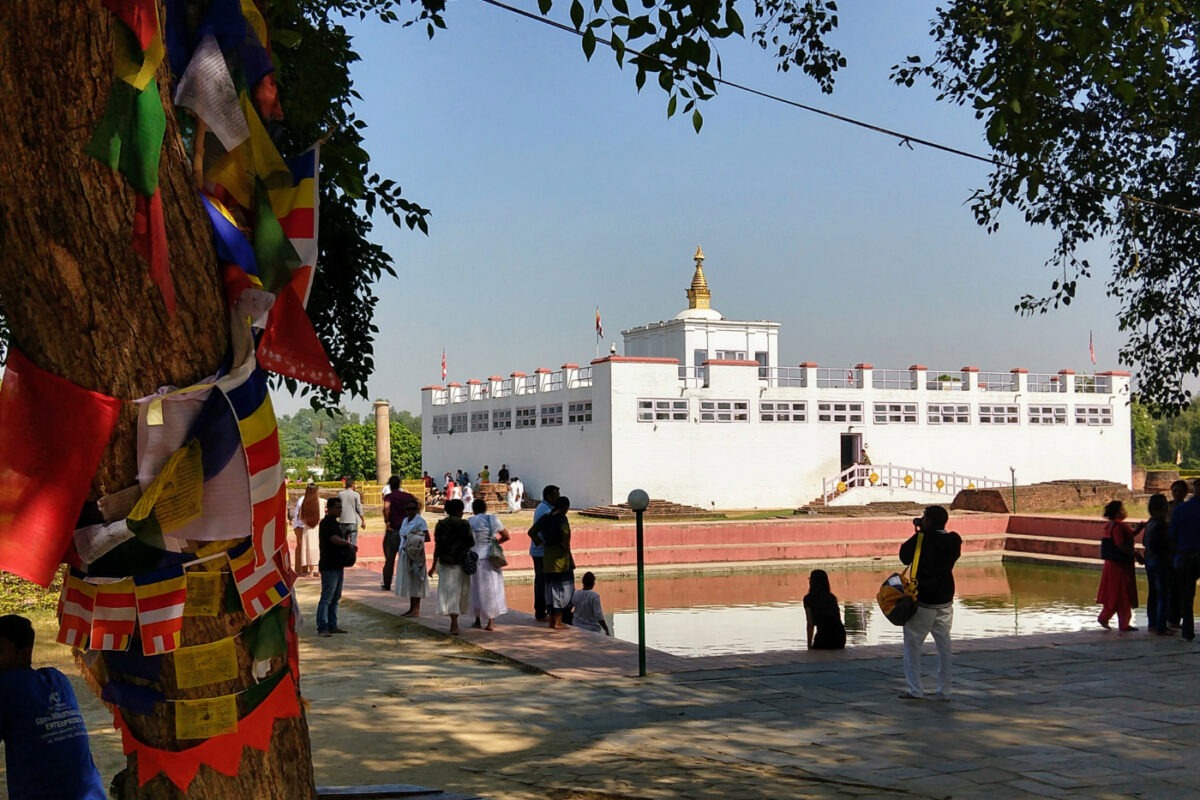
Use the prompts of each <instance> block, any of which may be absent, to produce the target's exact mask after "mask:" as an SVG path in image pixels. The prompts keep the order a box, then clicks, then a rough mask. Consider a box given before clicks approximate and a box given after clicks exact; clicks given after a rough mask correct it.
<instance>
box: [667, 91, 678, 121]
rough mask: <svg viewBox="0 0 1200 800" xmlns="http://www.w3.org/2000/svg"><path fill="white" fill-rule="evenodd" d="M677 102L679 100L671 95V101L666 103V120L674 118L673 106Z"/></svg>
mask: <svg viewBox="0 0 1200 800" xmlns="http://www.w3.org/2000/svg"><path fill="white" fill-rule="evenodd" d="M678 102H679V98H677V97H676V96H675V95H671V99H670V100H668V101H667V119H670V118H671V117H673V116H675V106H676V104H677V103H678Z"/></svg>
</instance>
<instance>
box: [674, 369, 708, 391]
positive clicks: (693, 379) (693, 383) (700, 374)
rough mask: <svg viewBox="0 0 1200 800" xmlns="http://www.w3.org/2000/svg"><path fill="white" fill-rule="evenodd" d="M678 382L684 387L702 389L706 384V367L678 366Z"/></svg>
mask: <svg viewBox="0 0 1200 800" xmlns="http://www.w3.org/2000/svg"><path fill="white" fill-rule="evenodd" d="M679 382H680V383H682V384H683V386H684V388H685V389H702V388H704V387H705V386H708V368H707V367H680V368H679Z"/></svg>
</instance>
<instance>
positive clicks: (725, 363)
mask: <svg viewBox="0 0 1200 800" xmlns="http://www.w3.org/2000/svg"><path fill="white" fill-rule="evenodd" d="M703 365H704V366H706V367H709V366H714V367H760V366H762V365H761V364H759V363H758V362H757V361H742V360H740V359H738V360H732V359H721V358H714V359H711V360H709V361H705V362H703Z"/></svg>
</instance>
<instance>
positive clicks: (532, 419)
mask: <svg viewBox="0 0 1200 800" xmlns="http://www.w3.org/2000/svg"><path fill="white" fill-rule="evenodd" d="M514 417H515V420H514ZM563 419H564V414H563V404H562V403H547V404H546V405H544V406H527V407H524V408H517V409H512V408H497V409H495V410H494V411H490V412H489V411H472V412H471V413H470V415H469V417H468V415H467V414H466V412H463V413H460V414H436V415H434V417H433V419H432V421H431V424H432V426H433V430H432V432H433V433H434V434H442V433H451V432H454V433H466V432H468V431H469V432H471V433H477V432H480V431H488V430H492V431H507V430H512V429H513V428H514V427H515V428H518V429H520V428H538V427H541V428H553V427H561V426H562V424H563ZM565 419H566V422H567V424H568V425H588V424H590V423H591V421H592V401H591V400H585V401H581V402H578V403H567V404H566V415H565Z"/></svg>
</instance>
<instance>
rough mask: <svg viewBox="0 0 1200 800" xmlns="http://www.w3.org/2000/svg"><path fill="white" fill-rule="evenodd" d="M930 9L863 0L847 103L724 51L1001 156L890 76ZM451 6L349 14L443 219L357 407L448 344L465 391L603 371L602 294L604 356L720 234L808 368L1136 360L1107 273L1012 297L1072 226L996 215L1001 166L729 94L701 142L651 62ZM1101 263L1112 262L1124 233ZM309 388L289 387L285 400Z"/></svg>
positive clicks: (381, 121)
mask: <svg viewBox="0 0 1200 800" xmlns="http://www.w3.org/2000/svg"><path fill="white" fill-rule="evenodd" d="M558 4H559V5H563V3H562V0H559V3H558ZM518 5H521V6H522V7H525V8H528V9H529V10H533V11H536V3H535V2H531V1H530V0H526V1H525V2H522V3H518ZM563 8H564V11H565V5H564V6H563ZM932 8H933V4H932V3H926V2H906V3H890V2H883V0H872V1H871V2H861V3H855V4H852V5H850V6H848V7H847V8H846V9H845V10H843V12H842V15H841V25H840V28H839V30H838V31H837V33H836V34H835V37H834V40H835V42H836V44H837V46H839V47H840V48H842V50H843V52H844V54H845V55H846V57H847V58H848V59H849V62H850V63H849V66H848V68H847V69H846V70H844V71H843V72H842V73H841V75H840V77H839V79H838V85H837V89H836V91H835V93H834V94H833V95H832V96H829V95H822V94H821V93H820V91H819V90H818V89H817V87H816V85H815V84H814V83H812V82H811V81H810V80H808V79H807V78H805V77H804V76H802V75H801V74H799V73H798V72H792V73H787V74H784V73H778V72H776V70H775V67H774V62H773V61H772V60H771V59H770V58H769V57H768V55H767V54H766V53H765V52H763V51H761V50H759V49H758V48H757V47H755V46H754V45H752V44H751V43H750V42H748V41H739V42H727V43H723V44H722V45H720V48H719V49H720V52H721V57H722V62H723V65H724V70H725V72H724V75H725V77H726V78H727V79H729V80H732V81H736V82H739V83H744V84H747V85H749V86H752V87H754V88H757V89H761V90H763V91H767V92H771V93H775V94H779V95H782V96H784V97H787V98H790V99H793V100H796V101H799V102H803V103H807V104H810V105H815V106H819V107H822V108H825V109H828V110H830V111H834V112H836V113H839V114H843V115H846V116H852V117H856V118H860V119H863V120H866V121H869V122H873V123H875V124H878V125H881V126H883V127H888V128H893V129H898V130H901V131H904V132H906V133H909V134H911V135H913V136H918V137H922V138H927V139H933V140H936V141H939V142H942V143H945V144H949V145H953V146H956V147H960V148H963V149H966V150H970V151H972V152H978V153H981V154H983V153H986V152H987V151H986V147H985V145H984V140H983V136H982V132H981V131H982V128H981V126H980V124H979V123H978V122H977V121H976V120H975V119H974V117H973V114H972V112H971V111H970V110H969V109H964V108H958V107H954V106H950V105H946V104H938V103H936V102H935V101H934V97H933V93H932V92H930V91H928V90H927V89H924V88H914V89H905V88H900V87H894V86H892V85H891V83H890V82H889V81H888V73H889V69H890V67H891V66H892V65H893V64H895V63H897V62H899V61H901V60H903V59H904V58H905V57H906V56H907V55H909V54H913V53H920V54H925V55H928V54H929V53H930V52H931V50H932V45H931V44H930V42H929V40H928V37H927V32H928V27H929V26H928V21H929V19H930V17H931V14H932ZM914 9H915V10H914ZM745 16H746V17H747V19H749V16H750V15H749V14H746V15H745ZM446 21H447V24H448V26H449V30H446V31H440V32H439V33H438V34H437V35H436V36H435V37H434V39H433V40H432V41H431V40H429V39H427V37H426V35H425V32H424V28H423V27H420V26H413V27H410V28H402V27H400V26H398V25H384V24H380V23H375V22H366V23H355V24H354V25H353V26H352V27H351V30H352V32H353V33H355V35H356V37H357V38H356V47H357V49H358V52H359V53H360V55H361V56H362V62H361V63H359V64H357V65H356V68H355V71H354V77H355V84H356V88H357V90H358V91H359V92H360V93H361V94H362V96H363V98H364V99H363V101H362V102H361V103H360V105H359V106H358V109H357V110H358V113H359V115H360V116H361V118H362V119H363V120H364V121H366V122H367V124H368V125H369V128H368V130H367V149H368V150H369V152H370V153H371V154H372V156H373V162H372V168H373V169H374V170H375V171H378V172H379V173H381V174H383V175H386V176H388V177H391V178H394V179H396V180H397V181H398V182H399V183H400V184H401V185H403V186H404V189H405V193H406V195H407V196H408V197H409V198H410V199H412V200H415V201H417V202H419V203H421V204H422V205H424V206H426V207H429V208H431V209H432V211H433V216H432V218H431V220H430V221H431V228H430V235H429V236H428V237H425V236H422V235H420V234H419V233H412V232H408V231H398V230H395V229H393V228H391V227H389V226H388V225H387V224H386V223H384V222H381V223H380V224H379V226H378V227H377V230H376V233H377V239H378V241H380V242H381V243H382V244H383V245H384V246H385V247H386V248H387V250H388V251H389V252H390V253H391V254H392V256H393V257H394V258H395V260H396V267H397V271H398V273H399V278H398V279H390V278H389V279H387V280H384V281H382V282H381V283H380V284H379V285H378V287H377V294H378V296H379V298H380V305H379V309H378V311H377V315H376V323H377V325H378V326H379V329H380V332H379V336H378V339H377V341H376V359H375V361H376V364H377V365H379V366H377V371H376V375H375V376H374V377H373V378H372V380H371V382H370V389H369V395H370V397H369V398H367V399H359V398H353V399H350V398H347V400H346V402H345V405H346V406H347V407H348V408H349V409H351V410H355V411H365V410H367V409H368V408H369V400H374V399H377V398H384V399H387V400H390V401H391V403H392V404H393V406H394V407H396V408H401V409H408V410H411V411H419V409H420V391H419V390H420V387H421V386H424V385H428V384H436V383H440V382H441V381H440V360H441V353H442V348H443V347H444V348H445V350H446V357H447V362H448V367H449V377H448V380H449V381H458V382H463V383H465V382H466V380H468V379H470V378H486V377H487V376H489V375H492V374H501V375H508V374H509V373H510V372H513V371H517V370H519V371H524V372H532V371H533V370H534V369H536V368H537V367H543V366H544V367H549V368H557V367H558V366H559V365H561V364H563V363H564V362H568V361H574V362H577V363H581V364H585V363H586V362H587V361H588V360H589V359H590V358H592V357H593V355H594V353H595V337H594V334H593V323H594V315H595V308H596V306H597V305H598V306H599V307H600V311H601V314H602V316H603V320H604V327H605V344H604V347H603V350H607V346H608V343H609V342H612V341H616V342H618V345H619V344H620V341H619V340H620V330H622V329H624V328H630V327H633V326H635V325H640V324H643V323H646V322H653V321H657V320H661V319H669V318H671V317H673V316H674V315H675V314H676V313H677V312H678V311H679V310H680V309H682V308H684V307H685V306H686V299H685V297H684V294H683V292H684V289H685V288H686V287H687V285H688V283H689V281H690V279H691V274H692V258H691V256H692V253H693V252H694V250H695V248H696V245H697V244H699V245H702V246H703V248H704V252H705V254H706V256H707V260H706V262H705V272H706V274H707V276H708V281H709V286H710V288H711V289H712V293H713V306H714V307H715V308H717V309H718V310H720V311H721V312H722V313H723V314H724V315H725V316H726V317H728V318H731V319H772V320H777V321H779V322H781V323H782V324H783V327H782V330H781V334H780V354H781V364H782V365H785V366H787V365H795V364H797V363H799V362H801V361H815V362H817V363H819V364H821V365H822V366H843V365H852V364H854V363H857V362H860V361H867V362H870V363H873V364H874V365H875V366H876V367H881V368H904V367H907V366H908V365H909V364H912V363H922V364H926V365H927V366H929V367H930V368H931V369H951V368H957V367H961V366H964V365H974V366H978V367H980V368H981V369H983V370H995V371H1006V370H1008V369H1010V368H1012V367H1026V368H1028V369H1030V370H1031V371H1036V372H1048V371H1057V370H1059V369H1063V368H1069V369H1075V370H1078V371H1080V372H1083V371H1087V370H1090V369H1092V367H1091V364H1090V362H1089V360H1088V335H1089V331H1092V332H1093V335H1094V337H1095V346H1096V355H1097V360H1098V365H1097V367H1096V369H1099V370H1104V369H1119V368H1122V367H1121V366H1120V365H1119V364H1118V363H1117V349H1118V347H1119V346H1120V342H1121V340H1120V335H1119V333H1118V331H1117V322H1116V316H1115V315H1116V311H1117V306H1116V304H1115V302H1113V301H1112V300H1110V299H1108V298H1106V297H1105V294H1104V285H1103V280H1102V279H1101V280H1091V281H1088V282H1086V283H1084V284H1082V286H1081V289H1080V292H1079V295H1078V296H1077V299H1076V302H1075V303H1074V304H1073V305H1072V306H1071V307H1070V308H1069V309H1067V310H1065V311H1060V312H1058V313H1054V314H1051V315H1048V316H1041V317H1035V318H1023V317H1020V316H1018V315H1017V314H1015V313H1014V312H1013V305H1014V304H1015V303H1016V302H1017V300H1018V298H1019V297H1020V296H1021V295H1022V294H1024V293H1026V292H1029V293H1035V294H1036V293H1039V292H1041V291H1043V290H1044V289H1046V288H1047V287H1048V286H1049V284H1050V282H1051V281H1052V280H1053V278H1054V275H1053V274H1052V273H1051V271H1050V270H1049V269H1047V268H1046V267H1044V266H1043V262H1044V261H1045V259H1046V256H1047V255H1048V254H1049V252H1050V247H1051V244H1052V241H1053V237H1052V236H1051V235H1050V234H1049V232H1047V231H1045V230H1039V229H1031V228H1029V227H1027V226H1025V225H1024V223H1023V222H1022V221H1021V220H1020V219H1019V218H1018V217H1017V216H1016V215H1014V214H1011V213H1010V214H1007V216H1006V217H1005V218H1003V220H1002V227H1001V230H1000V232H999V233H998V234H994V235H991V236H989V235H987V234H986V233H985V231H984V230H983V229H982V228H979V227H978V226H976V225H975V222H974V219H973V217H972V215H971V212H970V209H969V208H968V206H967V205H966V201H967V198H968V197H969V195H970V193H971V191H972V190H973V189H974V188H976V187H978V186H981V185H983V184H984V182H985V176H986V172H985V167H984V165H982V164H978V163H975V162H971V161H968V160H965V159H961V158H957V157H954V156H950V155H946V154H942V153H937V152H934V151H930V150H927V149H923V148H920V147H917V148H916V149H915V150H909V149H907V148H904V147H900V146H898V145H897V142H896V141H895V140H894V139H891V138H888V137H884V136H880V135H878V134H875V133H871V132H868V131H865V130H860V129H857V128H853V127H849V126H847V125H844V124H841V123H838V122H834V121H831V120H827V119H824V118H821V117H818V116H815V115H812V114H808V113H805V112H803V111H799V110H797V109H794V108H790V107H787V106H785V105H783V104H779V103H773V102H770V101H767V100H764V99H761V98H756V97H752V96H748V95H745V94H742V93H739V92H737V91H734V90H729V89H726V90H723V91H722V92H721V94H720V95H718V97H717V98H715V99H714V100H712V101H709V102H708V103H707V104H706V105H705V107H704V108H703V113H704V116H705V124H704V128H703V130H702V132H701V133H700V134H699V135H697V134H696V133H694V132H693V130H692V127H691V124H690V122H689V121H688V120H687V119H686V118H676V119H672V120H667V119H666V96H665V95H664V94H663V93H662V92H661V91H660V90H659V89H658V88H657V86H655V85H654V82H653V79H651V80H650V81H648V83H647V87H646V88H645V89H644V90H643V92H642V93H641V94H638V93H637V92H636V90H635V86H634V83H633V77H634V73H633V71H632V70H624V71H621V70H618V69H617V68H616V65H615V63H614V61H613V59H612V55H611V52H610V51H608V50H605V49H604V48H603V46H601V47H600V48H597V52H596V55H595V57H594V58H593V60H592V61H591V62H590V63H589V62H587V61H586V60H585V59H584V57H583V54H582V51H581V49H580V44H579V40H578V39H577V38H576V37H574V36H570V35H567V34H565V33H562V32H560V31H555V30H552V29H550V28H549V27H547V26H544V25H540V24H538V23H535V22H532V21H529V20H525V19H522V18H520V17H517V16H515V15H513V14H510V13H508V12H505V11H503V10H500V9H497V8H494V7H491V6H488V5H485V4H482V3H479V2H476V0H460V1H458V2H451V3H450V4H449V7H448V10H447V13H446ZM1088 255H1089V256H1090V257H1091V258H1092V260H1093V264H1099V265H1100V266H1099V267H1098V269H1097V274H1099V275H1100V276H1101V277H1102V278H1103V276H1105V275H1107V273H1108V272H1109V267H1108V265H1109V263H1110V262H1109V259H1108V255H1107V250H1106V248H1103V247H1098V248H1097V249H1096V250H1094V251H1092V252H1090V253H1089V254H1088ZM318 268H319V267H318ZM303 405H306V402H305V401H302V400H299V399H294V398H290V397H286V396H278V397H277V398H276V407H277V410H278V411H279V412H280V413H291V412H292V411H294V410H295V409H296V408H298V407H301V406H303Z"/></svg>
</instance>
